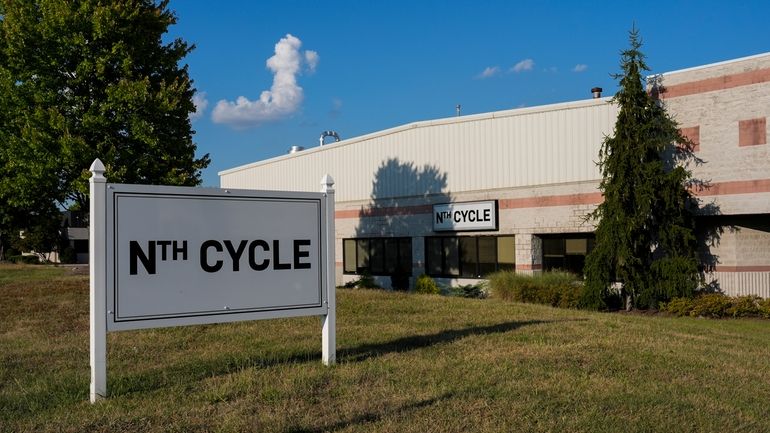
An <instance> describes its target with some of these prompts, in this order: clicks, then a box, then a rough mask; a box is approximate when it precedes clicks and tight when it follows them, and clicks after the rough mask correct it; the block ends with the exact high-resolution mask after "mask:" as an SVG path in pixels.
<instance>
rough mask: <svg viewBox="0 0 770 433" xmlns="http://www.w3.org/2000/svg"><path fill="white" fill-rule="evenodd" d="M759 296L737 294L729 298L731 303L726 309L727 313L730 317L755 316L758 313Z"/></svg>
mask: <svg viewBox="0 0 770 433" xmlns="http://www.w3.org/2000/svg"><path fill="white" fill-rule="evenodd" d="M761 300H762V298H760V297H759V296H756V295H749V296H738V297H736V298H732V299H731V305H730V307H729V308H728V309H727V315H729V316H732V317H757V316H759V315H760V309H759V302H760V301H761Z"/></svg>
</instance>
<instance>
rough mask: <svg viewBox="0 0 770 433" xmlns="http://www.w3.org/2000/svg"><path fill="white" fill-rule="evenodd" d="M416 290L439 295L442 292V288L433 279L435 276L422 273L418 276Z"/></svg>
mask: <svg viewBox="0 0 770 433" xmlns="http://www.w3.org/2000/svg"><path fill="white" fill-rule="evenodd" d="M414 291H415V292H416V293H424V294H429V295H438V294H440V293H441V288H439V286H438V284H436V282H435V281H434V280H433V278H431V277H429V276H427V275H425V274H422V275H420V276H419V277H417V281H416V282H415V284H414Z"/></svg>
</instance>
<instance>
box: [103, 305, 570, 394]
mask: <svg viewBox="0 0 770 433" xmlns="http://www.w3.org/2000/svg"><path fill="white" fill-rule="evenodd" d="M581 320H585V319H572V320H569V321H581ZM563 321H564V320H558V321H554V320H527V321H514V322H505V323H498V324H494V325H487V326H472V327H468V328H462V329H447V330H443V331H440V332H437V333H434V334H428V335H411V336H407V337H400V338H397V339H395V340H391V341H385V342H381V343H371V344H362V345H359V346H355V347H351V348H342V349H338V350H337V359H338V360H339V361H340V362H342V363H354V362H361V361H365V360H368V359H372V358H376V357H379V356H383V355H386V354H389V353H404V352H409V351H412V350H418V349H423V348H427V347H431V346H434V345H437V344H443V343H451V342H454V341H457V340H460V339H463V338H465V337H470V336H474V335H486V334H498V333H505V332H510V331H514V330H516V329H519V328H521V327H523V326H530V325H539V324H548V323H555V322H563ZM267 356H268V357H266V354H265V352H263V351H259V352H252V353H246V354H243V353H241V354H237V355H227V356H222V357H218V358H209V359H196V358H195V357H190V358H187V360H186V361H184V362H181V363H178V364H176V365H173V366H163V367H158V368H153V369H150V370H145V371H143V372H141V373H138V374H124V375H119V376H117V377H115V378H113V379H112V380H111V381H110V383H109V385H108V389H109V390H110V396H120V395H126V394H131V393H135V392H146V391H154V390H157V389H161V388H165V387H169V386H174V385H179V384H193V383H195V382H198V381H200V380H203V379H206V378H210V377H216V376H224V375H228V374H233V373H237V372H239V371H244V370H248V369H264V368H269V367H272V366H276V365H287V364H305V363H309V362H320V360H321V351H320V347H319V348H318V350H304V351H295V352H292V353H286V354H280V355H276V354H272V355H267Z"/></svg>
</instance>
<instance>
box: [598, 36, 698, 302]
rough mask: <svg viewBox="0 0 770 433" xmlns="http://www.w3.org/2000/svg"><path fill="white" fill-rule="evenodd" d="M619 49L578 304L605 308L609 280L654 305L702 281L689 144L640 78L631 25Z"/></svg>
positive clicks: (636, 42) (636, 41) (644, 68)
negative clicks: (614, 108) (611, 119)
mask: <svg viewBox="0 0 770 433" xmlns="http://www.w3.org/2000/svg"><path fill="white" fill-rule="evenodd" d="M629 39H630V47H629V48H628V49H627V50H625V51H623V52H622V59H621V68H622V71H623V72H622V74H619V75H617V76H616V78H617V79H619V83H620V84H619V90H618V92H617V94H616V95H615V97H614V98H613V102H614V103H616V104H617V105H618V107H619V113H618V118H617V122H616V124H615V130H614V134H613V135H612V136H608V137H606V138H605V140H604V142H603V145H602V148H601V151H600V155H599V167H600V169H601V173H602V181H601V184H600V189H601V191H602V193H603V195H604V201H603V203H602V204H600V205H599V206H598V207H597V209H596V210H595V211H594V212H593V213H592V214H591V215H589V217H590V218H593V219H598V221H599V222H598V225H597V228H596V247H595V248H594V250H593V251H592V252H591V253H590V254H589V255H588V257H587V258H586V266H585V270H584V273H585V275H586V282H585V284H586V295H585V298H584V299H583V303H584V304H585V305H586V306H587V307H591V308H600V309H601V308H606V307H607V306H608V302H609V300H610V299H612V297H613V295H617V294H615V293H613V289H612V284H613V282H619V283H621V285H622V289H621V292H620V293H619V295H620V296H621V299H626V298H629V299H630V301H631V304H632V305H633V306H634V307H637V308H655V307H657V305H658V303H659V302H662V301H667V300H669V299H671V298H673V297H681V296H691V295H692V293H693V291H694V290H695V289H696V288H697V286H698V284H699V283H700V282H701V275H700V273H699V265H698V264H699V261H698V257H697V246H698V244H697V239H696V236H695V219H694V211H695V210H696V209H697V201H696V199H695V198H694V197H693V196H692V194H691V193H690V191H689V189H688V187H689V186H691V183H692V181H691V175H690V172H689V170H688V169H687V163H688V162H689V161H690V160H692V143H691V142H689V141H688V140H687V139H686V138H685V137H683V136H682V135H681V133H680V131H679V129H678V126H677V124H676V122H675V121H674V120H673V119H672V118H671V117H670V116H669V115H668V113H667V112H666V110H665V107H663V105H662V103H661V102H660V101H658V100H657V99H656V98H655V97H653V96H652V95H650V94H649V93H648V92H647V91H646V89H645V85H644V82H643V79H642V72H643V71H647V70H649V69H648V67H647V65H646V64H645V61H644V55H643V54H642V52H641V51H640V48H641V45H642V44H641V41H640V38H639V34H638V31H637V30H636V29H633V30H631V32H630V37H629Z"/></svg>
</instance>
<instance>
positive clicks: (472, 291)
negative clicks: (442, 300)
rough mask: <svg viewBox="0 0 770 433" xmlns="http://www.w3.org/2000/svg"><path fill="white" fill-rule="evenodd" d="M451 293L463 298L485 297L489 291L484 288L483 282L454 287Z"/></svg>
mask: <svg viewBox="0 0 770 433" xmlns="http://www.w3.org/2000/svg"><path fill="white" fill-rule="evenodd" d="M450 294H451V295H453V296H459V297H461V298H472V299H484V298H486V297H487V292H486V290H485V289H484V285H483V283H479V284H466V285H464V286H457V287H453V288H452V290H451V293H450Z"/></svg>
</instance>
